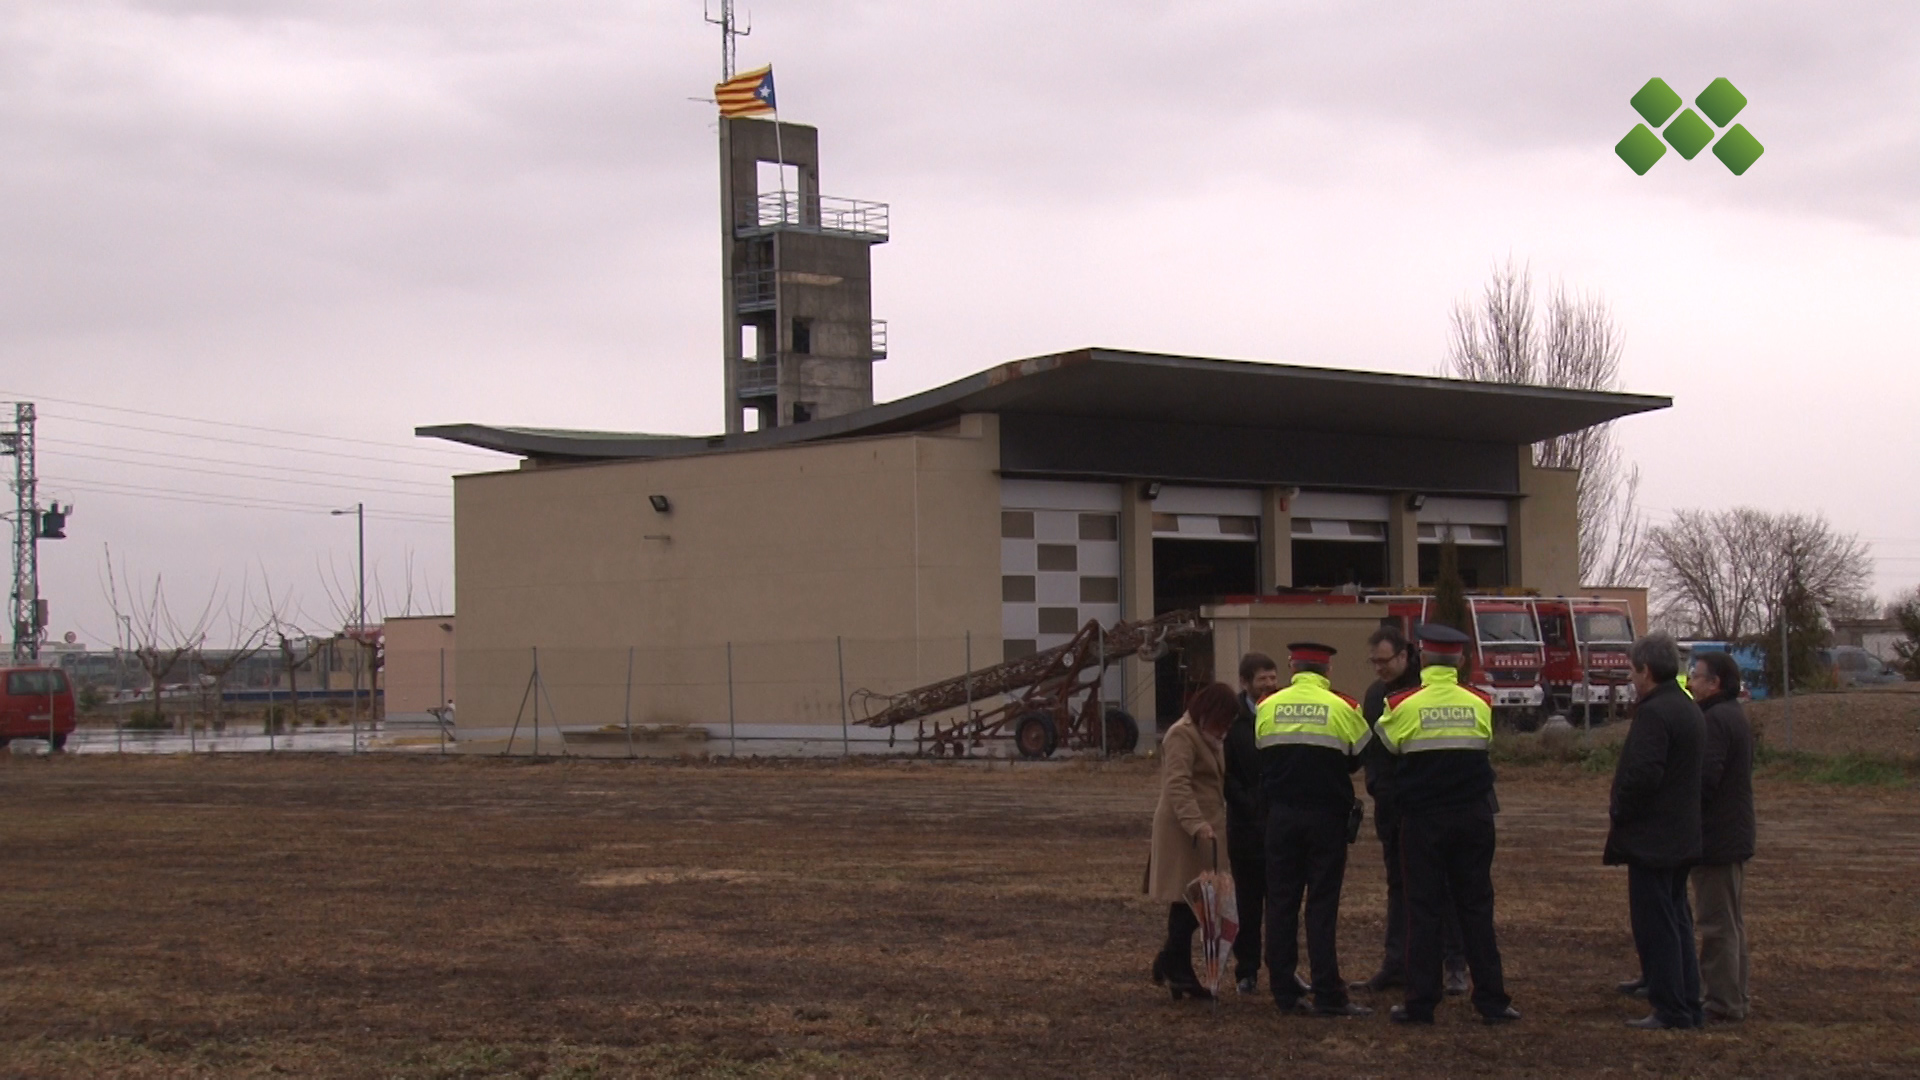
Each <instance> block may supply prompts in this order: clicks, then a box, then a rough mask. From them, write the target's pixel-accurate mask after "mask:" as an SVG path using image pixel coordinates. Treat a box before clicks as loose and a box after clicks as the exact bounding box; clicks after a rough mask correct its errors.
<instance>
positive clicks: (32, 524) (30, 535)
mask: <svg viewBox="0 0 1920 1080" xmlns="http://www.w3.org/2000/svg"><path fill="white" fill-rule="evenodd" d="M33 421H34V414H33V403H32V402H29V401H22V402H17V403H15V404H14V407H13V430H12V431H0V455H7V454H11V455H12V456H13V492H14V510H13V603H12V606H11V610H12V613H13V659H14V661H15V662H16V663H18V662H20V661H28V660H37V659H39V657H40V634H41V630H42V626H41V618H40V550H39V545H40V505H39V501H38V499H37V495H38V494H39V492H38V491H37V490H36V489H37V488H38V486H39V477H38V476H36V475H35V472H36V470H35V467H34V466H35V462H34V460H33Z"/></svg>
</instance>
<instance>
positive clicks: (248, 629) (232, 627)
mask: <svg viewBox="0 0 1920 1080" xmlns="http://www.w3.org/2000/svg"><path fill="white" fill-rule="evenodd" d="M247 600H248V597H247V586H246V582H245V581H244V580H243V581H242V582H241V585H240V605H239V608H238V610H237V611H236V610H235V609H234V608H232V607H230V606H228V605H226V604H224V603H223V604H222V605H221V610H222V612H223V613H224V614H225V616H226V620H227V638H228V643H229V647H228V648H225V649H201V650H199V652H198V657H199V661H200V665H199V666H200V671H201V672H202V673H203V674H205V675H206V676H207V677H208V678H209V679H211V680H212V681H213V687H212V689H213V723H214V726H215V727H216V728H218V727H219V726H220V725H221V724H222V723H224V722H225V720H226V701H227V679H228V677H229V676H231V675H232V674H233V672H234V669H236V668H238V667H239V666H240V665H241V664H244V663H246V662H247V661H248V660H250V659H252V658H253V657H254V655H255V654H257V653H259V652H260V651H261V650H262V649H264V648H266V647H267V635H268V634H269V632H270V631H271V629H272V626H271V624H270V623H269V621H268V620H266V619H263V618H260V617H258V616H257V613H256V612H255V611H254V610H253V609H252V608H251V607H250V606H249V605H248V602H247Z"/></svg>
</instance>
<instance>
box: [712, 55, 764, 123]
mask: <svg viewBox="0 0 1920 1080" xmlns="http://www.w3.org/2000/svg"><path fill="white" fill-rule="evenodd" d="M713 97H714V100H715V101H718V102H719V103H720V115H721V116H761V115H764V114H766V113H770V112H774V111H775V110H776V106H775V105H774V103H773V65H772V64H768V65H767V66H766V67H763V68H760V69H758V70H757V71H746V72H742V73H740V74H738V75H735V76H734V77H733V78H731V79H728V80H727V81H726V82H723V83H719V84H718V85H716V86H714V88H713Z"/></svg>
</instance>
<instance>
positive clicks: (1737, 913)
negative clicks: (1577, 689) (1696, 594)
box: [1687, 652, 1755, 1022]
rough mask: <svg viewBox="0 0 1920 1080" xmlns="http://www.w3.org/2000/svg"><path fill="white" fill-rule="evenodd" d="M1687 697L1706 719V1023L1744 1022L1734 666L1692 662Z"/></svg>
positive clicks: (1740, 732) (1700, 893)
mask: <svg viewBox="0 0 1920 1080" xmlns="http://www.w3.org/2000/svg"><path fill="white" fill-rule="evenodd" d="M1687 689H1688V690H1690V691H1691V692H1692V693H1693V696H1694V700H1696V701H1698V702H1699V703H1700V709H1701V711H1702V713H1704V714H1705V719H1706V741H1705V748H1704V750H1703V752H1702V754H1701V767H1700V863H1699V865H1697V866H1695V867H1694V868H1693V872H1692V874H1691V875H1690V877H1691V878H1692V881H1693V903H1694V922H1695V923H1696V925H1698V927H1699V929H1700V983H1701V988H1702V989H1703V990H1704V991H1705V995H1704V996H1705V999H1706V1001H1705V1009H1706V1014H1707V1019H1709V1020H1715V1021H1724V1022H1738V1021H1740V1020H1744V1019H1746V1018H1747V1007H1748V1003H1749V999H1748V995H1747V924H1746V918H1745V915H1744V914H1743V913H1742V911H1741V904H1740V894H1741V890H1742V886H1743V885H1744V884H1745V882H1746V876H1747V860H1748V859H1751V858H1753V842H1754V831H1755V830H1754V818H1753V728H1752V727H1750V726H1748V724H1747V714H1746V713H1745V712H1744V711H1742V710H1741V708H1740V665H1739V664H1737V663H1735V662H1734V659H1733V657H1731V656H1729V655H1727V654H1726V653H1724V652H1711V653H1700V654H1697V655H1696V656H1695V658H1694V661H1693V677H1692V679H1691V681H1690V682H1689V683H1688V686H1687Z"/></svg>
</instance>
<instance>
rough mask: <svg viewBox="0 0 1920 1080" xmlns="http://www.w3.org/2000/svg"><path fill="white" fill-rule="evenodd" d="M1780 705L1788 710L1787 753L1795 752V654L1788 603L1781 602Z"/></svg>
mask: <svg viewBox="0 0 1920 1080" xmlns="http://www.w3.org/2000/svg"><path fill="white" fill-rule="evenodd" d="M1780 704H1781V707H1782V708H1784V709H1785V710H1786V721H1787V752H1788V753H1792V752H1793V654H1792V653H1791V652H1789V651H1787V601H1786V599H1785V598H1784V597H1782V598H1781V600H1780Z"/></svg>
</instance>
